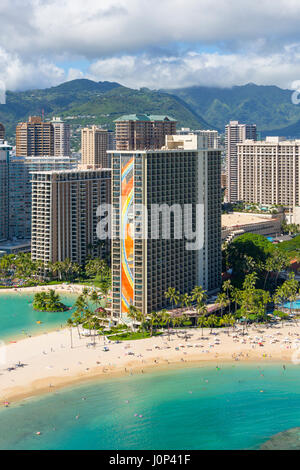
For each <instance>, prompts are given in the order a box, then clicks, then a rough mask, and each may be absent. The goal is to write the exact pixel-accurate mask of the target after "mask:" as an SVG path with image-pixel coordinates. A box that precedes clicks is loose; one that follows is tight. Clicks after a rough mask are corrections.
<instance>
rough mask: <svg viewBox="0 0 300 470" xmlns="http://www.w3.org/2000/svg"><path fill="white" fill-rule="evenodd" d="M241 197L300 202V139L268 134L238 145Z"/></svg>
mask: <svg viewBox="0 0 300 470" xmlns="http://www.w3.org/2000/svg"><path fill="white" fill-rule="evenodd" d="M237 153H238V198H239V199H240V200H243V201H245V202H249V203H254V204H262V205H272V204H276V205H282V206H286V207H289V208H293V207H295V206H299V205H300V140H285V138H283V137H267V138H266V140H265V141H254V140H246V141H245V142H243V143H242V144H238V145H237Z"/></svg>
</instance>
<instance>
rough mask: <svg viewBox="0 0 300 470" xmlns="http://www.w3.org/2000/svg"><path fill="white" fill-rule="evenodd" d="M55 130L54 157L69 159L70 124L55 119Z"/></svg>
mask: <svg viewBox="0 0 300 470" xmlns="http://www.w3.org/2000/svg"><path fill="white" fill-rule="evenodd" d="M52 126H53V128H54V156H55V157H67V156H69V155H70V124H67V123H65V122H64V121H62V120H61V118H59V117H58V118H57V117H55V118H53V120H52Z"/></svg>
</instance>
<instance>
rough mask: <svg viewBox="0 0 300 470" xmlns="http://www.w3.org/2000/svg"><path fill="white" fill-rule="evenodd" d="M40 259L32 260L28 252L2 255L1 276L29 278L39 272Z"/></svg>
mask: <svg viewBox="0 0 300 470" xmlns="http://www.w3.org/2000/svg"><path fill="white" fill-rule="evenodd" d="M43 266H44V264H43V262H42V261H32V259H31V254H30V253H22V252H21V253H18V254H10V255H4V256H2V257H1V258H0V275H1V277H2V278H11V279H12V278H23V279H30V278H34V277H37V276H39V275H40V274H41V272H42V268H43Z"/></svg>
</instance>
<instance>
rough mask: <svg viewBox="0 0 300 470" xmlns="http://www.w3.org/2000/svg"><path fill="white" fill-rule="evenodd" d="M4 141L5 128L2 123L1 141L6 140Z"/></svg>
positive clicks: (0, 125)
mask: <svg viewBox="0 0 300 470" xmlns="http://www.w3.org/2000/svg"><path fill="white" fill-rule="evenodd" d="M4 139H5V127H4V126H3V124H2V123H1V122H0V140H4Z"/></svg>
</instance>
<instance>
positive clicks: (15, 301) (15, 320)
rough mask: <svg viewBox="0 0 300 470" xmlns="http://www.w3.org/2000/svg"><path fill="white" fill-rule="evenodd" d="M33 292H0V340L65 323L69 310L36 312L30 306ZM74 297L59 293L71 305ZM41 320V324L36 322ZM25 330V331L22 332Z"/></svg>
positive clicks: (22, 335) (35, 332)
mask: <svg viewBox="0 0 300 470" xmlns="http://www.w3.org/2000/svg"><path fill="white" fill-rule="evenodd" d="M33 297H34V294H29V293H28V294H26V293H19V292H18V293H17V292H12V293H9V294H3V293H1V292H0V340H14V339H19V338H20V337H25V333H27V334H38V333H39V332H44V331H49V330H50V329H54V328H55V327H57V326H60V325H65V324H66V321H67V319H68V318H69V316H70V311H67V312H63V313H45V312H36V311H35V310H33V308H32V301H33ZM75 299H76V297H75V296H72V295H68V294H66V295H61V300H62V302H64V303H65V304H66V305H67V306H69V307H71V306H72V305H73V304H74V302H75ZM37 321H41V322H42V324H40V325H39V324H37V323H36V322H37ZM24 332H25V333H24Z"/></svg>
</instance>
